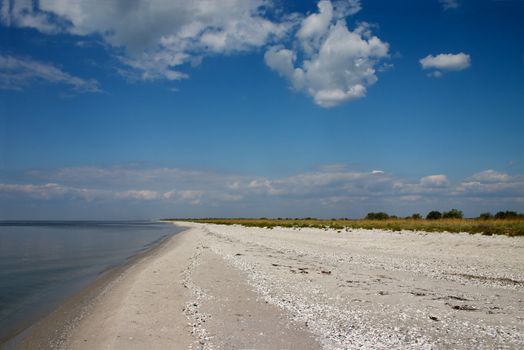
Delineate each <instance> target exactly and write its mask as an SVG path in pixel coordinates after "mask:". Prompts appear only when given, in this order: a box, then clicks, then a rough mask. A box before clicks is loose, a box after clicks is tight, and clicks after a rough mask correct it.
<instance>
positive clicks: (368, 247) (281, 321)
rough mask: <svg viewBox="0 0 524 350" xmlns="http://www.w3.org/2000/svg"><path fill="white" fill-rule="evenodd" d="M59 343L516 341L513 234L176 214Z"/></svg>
mask: <svg viewBox="0 0 524 350" xmlns="http://www.w3.org/2000/svg"><path fill="white" fill-rule="evenodd" d="M184 226H190V227H191V229H190V230H188V231H186V232H184V233H181V234H178V235H177V236H175V237H174V238H173V239H171V240H170V241H169V242H168V243H167V244H166V245H165V246H164V247H162V248H161V249H160V250H159V251H158V252H157V253H155V254H152V255H150V256H148V257H147V258H145V259H143V260H141V261H140V262H138V263H137V264H135V265H134V266H132V267H131V268H130V269H128V270H126V272H124V273H123V274H122V275H121V276H120V277H119V278H118V279H117V280H115V281H114V282H113V283H112V284H111V285H110V286H109V287H108V288H106V290H105V292H104V293H102V294H101V295H100V296H99V297H98V298H97V299H96V300H95V301H94V302H93V303H92V304H91V305H90V306H89V307H88V308H87V309H86V310H85V312H84V313H83V314H82V315H79V319H78V321H77V322H76V323H75V324H74V327H72V328H71V329H70V330H68V332H67V334H66V336H65V338H64V339H65V340H64V341H63V342H61V343H58V344H53V345H54V346H55V347H57V348H64V349H188V348H192V349H317V348H325V349H351V348H362V347H364V348H378V349H391V348H403V349H405V348H413V349H420V348H428V349H430V348H459V349H471V348H486V349H492V348H514V349H518V348H524V238H523V237H515V238H508V237H502V236H491V237H488V236H481V235H468V234H449V233H431V234H426V233H408V232H404V233H392V232H384V231H379V230H371V231H366V230H352V231H351V232H345V231H344V232H337V231H331V230H330V231H325V230H319V229H301V230H298V229H297V230H292V229H272V230H270V229H260V228H245V227H240V226H220V225H199V224H189V223H188V224H184Z"/></svg>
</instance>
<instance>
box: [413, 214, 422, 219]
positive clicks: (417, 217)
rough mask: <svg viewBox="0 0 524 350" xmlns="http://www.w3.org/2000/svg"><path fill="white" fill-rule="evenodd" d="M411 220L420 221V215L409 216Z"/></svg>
mask: <svg viewBox="0 0 524 350" xmlns="http://www.w3.org/2000/svg"><path fill="white" fill-rule="evenodd" d="M411 218H412V219H413V220H420V219H422V215H420V214H419V213H415V214H413V215H411Z"/></svg>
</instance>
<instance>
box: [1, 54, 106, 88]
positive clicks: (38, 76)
mask: <svg viewBox="0 0 524 350" xmlns="http://www.w3.org/2000/svg"><path fill="white" fill-rule="evenodd" d="M33 82H46V83H51V84H65V85H69V86H71V87H72V88H73V89H75V90H76V91H79V92H100V91H101V90H100V88H99V85H98V82H97V81H96V80H94V79H90V80H85V79H82V78H79V77H76V76H74V75H71V74H68V73H66V72H64V71H63V70H61V69H60V68H58V67H55V66H54V65H52V64H49V63H44V62H38V61H35V60H33V59H30V58H21V57H14V56H10V55H0V89H7V90H23V89H24V88H25V87H27V86H28V85H30V84H31V83H33Z"/></svg>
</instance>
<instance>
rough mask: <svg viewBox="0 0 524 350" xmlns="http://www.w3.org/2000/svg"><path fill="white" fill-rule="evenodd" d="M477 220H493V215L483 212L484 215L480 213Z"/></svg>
mask: <svg viewBox="0 0 524 350" xmlns="http://www.w3.org/2000/svg"><path fill="white" fill-rule="evenodd" d="M479 219H481V220H489V219H493V214H491V213H490V212H489V211H487V212H485V213H481V214H480V215H479Z"/></svg>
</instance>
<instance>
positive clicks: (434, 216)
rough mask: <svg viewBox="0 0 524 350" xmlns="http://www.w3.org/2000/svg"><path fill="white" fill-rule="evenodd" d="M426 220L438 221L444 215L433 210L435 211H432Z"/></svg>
mask: <svg viewBox="0 0 524 350" xmlns="http://www.w3.org/2000/svg"><path fill="white" fill-rule="evenodd" d="M426 219H427V220H438V219H442V213H441V212H440V211H436V210H433V211H430V212H429V213H428V215H426Z"/></svg>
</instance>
